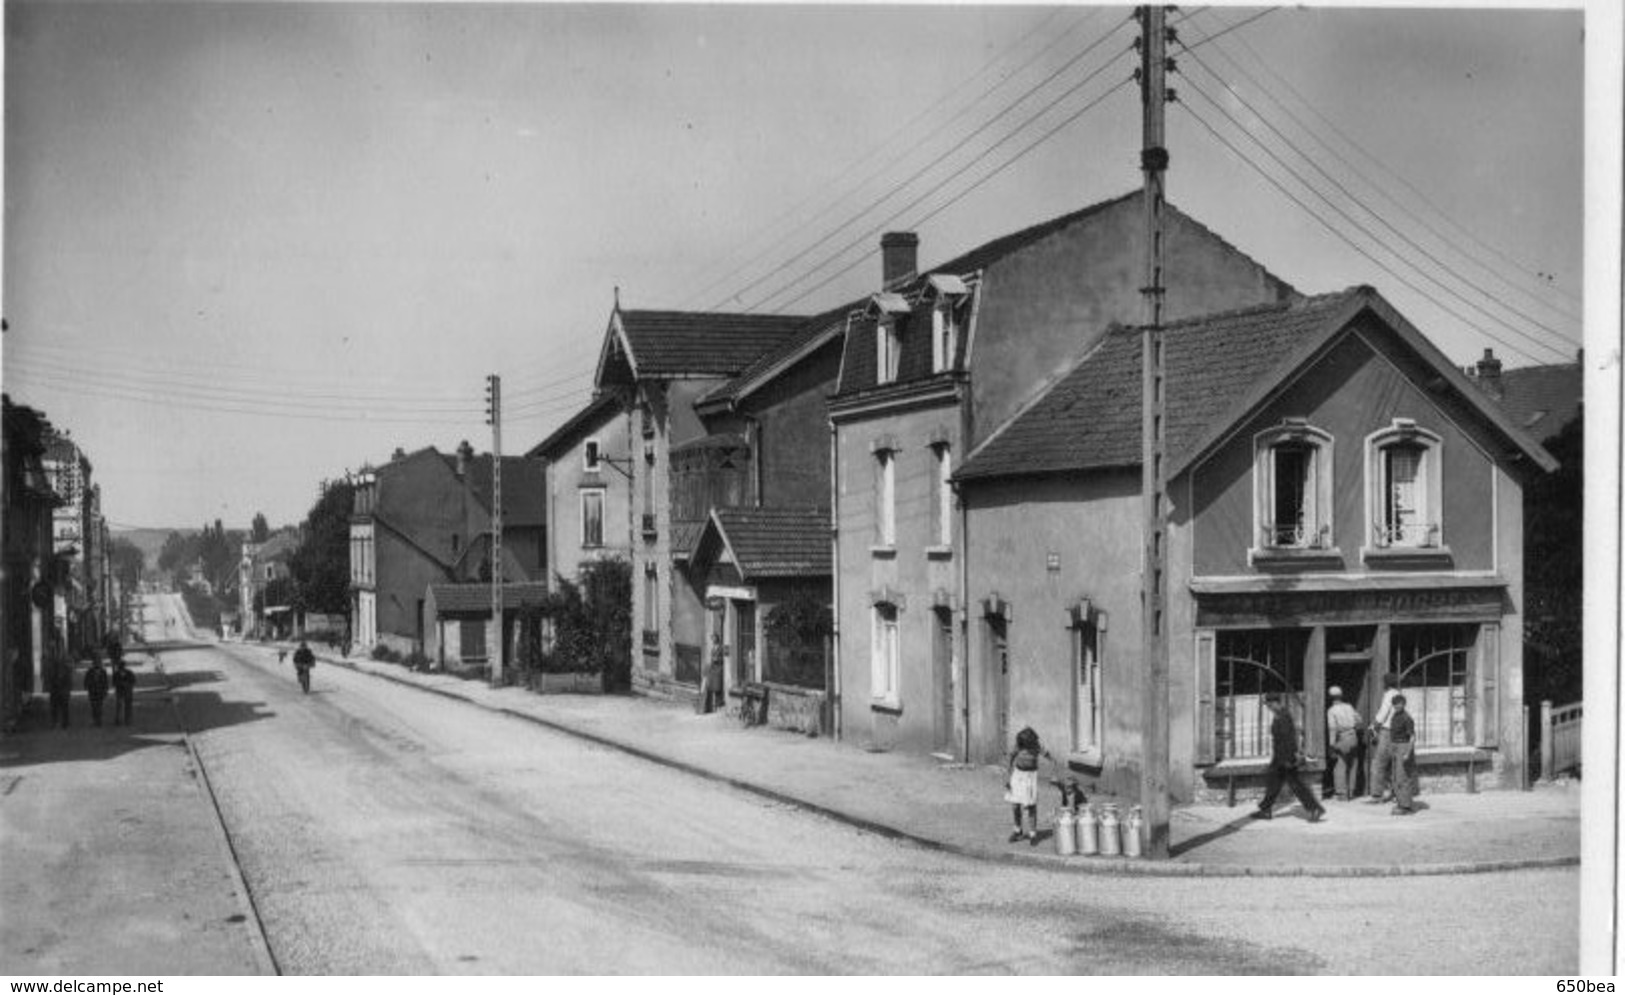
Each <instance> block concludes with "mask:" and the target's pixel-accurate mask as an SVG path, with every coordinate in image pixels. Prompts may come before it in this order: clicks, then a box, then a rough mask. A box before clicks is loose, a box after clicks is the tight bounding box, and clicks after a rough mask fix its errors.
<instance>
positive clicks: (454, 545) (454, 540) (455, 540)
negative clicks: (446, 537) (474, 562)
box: [451, 532, 463, 556]
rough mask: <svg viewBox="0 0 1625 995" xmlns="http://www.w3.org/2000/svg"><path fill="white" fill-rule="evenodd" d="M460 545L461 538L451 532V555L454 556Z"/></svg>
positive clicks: (461, 542) (461, 543)
mask: <svg viewBox="0 0 1625 995" xmlns="http://www.w3.org/2000/svg"><path fill="white" fill-rule="evenodd" d="M462 545H463V537H462V536H460V535H458V534H457V533H455V532H453V533H452V534H451V555H453V556H456V555H457V551H458V549H459V548H461V546H462Z"/></svg>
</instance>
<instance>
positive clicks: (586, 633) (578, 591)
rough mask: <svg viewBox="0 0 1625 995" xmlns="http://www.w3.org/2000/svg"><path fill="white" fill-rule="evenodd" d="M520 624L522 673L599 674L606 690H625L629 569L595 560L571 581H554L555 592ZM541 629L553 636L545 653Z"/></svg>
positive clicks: (628, 662) (628, 660) (629, 640)
mask: <svg viewBox="0 0 1625 995" xmlns="http://www.w3.org/2000/svg"><path fill="white" fill-rule="evenodd" d="M520 624H521V625H522V626H523V632H524V639H523V649H522V651H521V653H520V660H519V663H520V667H521V668H523V669H524V670H526V671H532V672H540V673H547V674H570V673H575V674H600V675H602V676H603V679H604V687H605V689H606V690H624V689H625V688H627V687H628V686H630V685H631V681H632V566H631V564H629V563H627V562H626V561H625V560H620V559H606V560H596V561H594V562H592V563H588V564H585V565H584V566H582V568H581V572H580V573H579V574H578V575H577V579H576V580H575V581H570V580H567V579H565V578H563V577H560V578H558V584H557V590H555V591H554V592H553V593H552V594H550V595H549V596H548V598H547V601H546V602H545V603H544V604H543V605H542V606H541V607H540V608H533V609H529V610H527V611H525V612H522V613H521V615H520ZM544 625H550V626H551V627H552V631H553V641H552V646H551V647H549V648H546V649H544V648H543V640H542V629H543V626H544ZM515 680H519V678H518V677H517V675H516V676H515Z"/></svg>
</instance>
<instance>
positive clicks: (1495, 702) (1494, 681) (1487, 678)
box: [1473, 622, 1501, 746]
mask: <svg viewBox="0 0 1625 995" xmlns="http://www.w3.org/2000/svg"><path fill="white" fill-rule="evenodd" d="M1473 671H1474V673H1473V698H1474V700H1473V721H1474V723H1475V724H1476V725H1477V727H1478V728H1477V730H1476V733H1477V738H1476V740H1475V742H1476V743H1477V745H1479V746H1497V745H1499V744H1500V741H1501V737H1500V728H1501V689H1500V680H1499V677H1500V673H1501V626H1500V624H1499V623H1497V622H1486V623H1484V624H1483V625H1481V626H1479V627H1478V653H1477V659H1476V660H1475V661H1474V667H1473Z"/></svg>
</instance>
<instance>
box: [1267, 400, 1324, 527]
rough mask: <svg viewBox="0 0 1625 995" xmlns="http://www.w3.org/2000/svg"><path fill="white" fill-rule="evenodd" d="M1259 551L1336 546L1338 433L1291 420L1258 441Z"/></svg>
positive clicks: (1298, 420) (1297, 420) (1300, 420)
mask: <svg viewBox="0 0 1625 995" xmlns="http://www.w3.org/2000/svg"><path fill="white" fill-rule="evenodd" d="M1255 446H1256V448H1255V453H1256V458H1255V462H1254V471H1253V473H1254V492H1255V493H1256V494H1257V502H1256V505H1255V508H1254V516H1255V520H1256V522H1257V526H1258V527H1257V532H1256V535H1257V537H1258V539H1257V546H1256V547H1255V549H1256V550H1257V551H1259V552H1268V551H1274V550H1286V551H1290V550H1330V549H1331V547H1332V438H1331V436H1330V435H1328V434H1326V433H1325V432H1322V431H1320V430H1319V429H1316V428H1312V427H1310V426H1309V425H1308V424H1306V423H1305V422H1304V421H1303V420H1302V419H1287V420H1286V421H1284V422H1282V423H1281V425H1280V426H1279V427H1277V428H1274V429H1271V430H1269V431H1268V432H1264V433H1261V434H1260V435H1259V436H1258V437H1257V439H1256V443H1255Z"/></svg>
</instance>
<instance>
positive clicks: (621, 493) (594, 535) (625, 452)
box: [525, 394, 633, 584]
mask: <svg viewBox="0 0 1625 995" xmlns="http://www.w3.org/2000/svg"><path fill="white" fill-rule="evenodd" d="M630 418H631V416H630V414H629V412H627V411H626V410H625V408H624V407H623V406H622V405H621V404H620V402H619V401H618V400H617V398H616V396H615V395H614V394H600V395H599V396H597V397H595V398H593V400H591V401H589V402H588V403H587V405H586V406H585V407H583V408H582V409H581V410H580V411H578V412H576V413H575V414H574V415H572V416H571V417H570V418H569V419H568V420H566V421H565V423H564V424H563V425H560V426H559V427H558V428H557V429H555V430H554V431H553V433H552V434H551V435H549V436H548V437H547V438H545V439H543V440H542V441H541V442H539V443H537V444H536V445H535V446H532V447H531V449H530V451H529V452H527V453H526V454H525V455H526V456H527V457H528V458H530V459H532V460H537V461H540V462H541V463H542V464H543V465H544V466H545V467H546V478H547V509H546V511H547V521H548V522H549V523H550V526H551V527H550V528H549V529H548V530H547V568H548V571H549V575H548V576H547V577H545V578H543V579H545V580H547V581H548V583H549V584H552V583H553V581H554V578H557V577H562V578H564V579H566V580H574V579H575V578H576V576H577V574H578V572H579V571H580V569H581V565H582V564H583V563H586V562H588V561H590V560H597V559H605V558H614V557H619V558H621V559H623V560H629V559H630V558H631V555H632V534H633V528H632V483H631V479H630V473H631V471H630V467H631V465H632V443H631V439H632V433H631V429H630V427H629V424H628V423H629V421H630Z"/></svg>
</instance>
